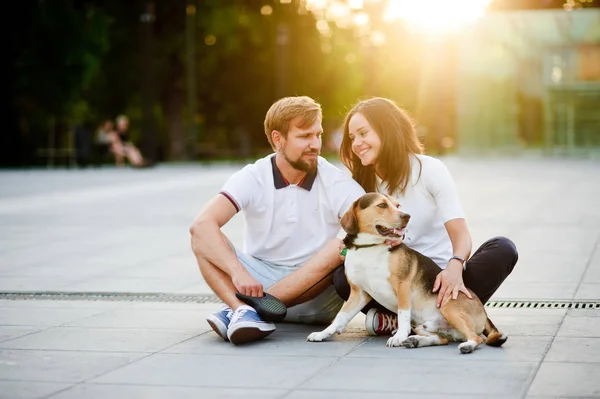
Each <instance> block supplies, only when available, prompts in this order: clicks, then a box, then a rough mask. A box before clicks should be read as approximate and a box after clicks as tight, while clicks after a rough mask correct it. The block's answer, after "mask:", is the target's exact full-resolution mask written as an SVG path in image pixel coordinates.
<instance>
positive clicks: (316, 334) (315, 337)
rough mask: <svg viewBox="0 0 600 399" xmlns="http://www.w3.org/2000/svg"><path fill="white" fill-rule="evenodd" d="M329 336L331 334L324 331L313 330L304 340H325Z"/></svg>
mask: <svg viewBox="0 0 600 399" xmlns="http://www.w3.org/2000/svg"><path fill="white" fill-rule="evenodd" d="M330 336H331V334H329V333H328V332H326V331H321V332H314V333H311V334H310V335H309V336H308V338H306V340H307V341H308V342H323V341H325V340H326V339H327V338H329V337H330Z"/></svg>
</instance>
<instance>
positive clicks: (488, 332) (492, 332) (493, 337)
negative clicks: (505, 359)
mask: <svg viewBox="0 0 600 399" xmlns="http://www.w3.org/2000/svg"><path fill="white" fill-rule="evenodd" d="M483 333H484V334H485V336H486V337H487V339H486V340H485V343H486V345H490V346H501V345H502V344H503V343H505V342H506V340H507V339H508V335H506V334H502V333H501V332H500V331H498V329H497V328H496V326H495V325H494V323H492V321H491V320H490V318H489V317H488V318H487V320H486V321H485V329H484V330H483Z"/></svg>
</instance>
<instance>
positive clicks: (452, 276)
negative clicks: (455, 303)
mask: <svg viewBox="0 0 600 399" xmlns="http://www.w3.org/2000/svg"><path fill="white" fill-rule="evenodd" d="M462 272H463V268H462V264H461V263H460V262H459V261H457V260H452V261H450V263H448V266H446V268H445V269H444V270H442V271H441V272H440V273H439V274H438V275H437V277H436V278H435V283H434V284H433V292H438V290H439V294H438V296H437V300H436V304H437V307H438V308H439V307H440V306H442V304H443V303H446V300H447V299H448V298H449V297H450V296H452V299H456V298H458V293H459V292H462V293H463V294H465V295H466V296H468V297H469V298H472V296H471V293H470V292H469V291H468V290H467V287H465V284H464V282H463V278H462Z"/></svg>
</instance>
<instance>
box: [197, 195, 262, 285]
mask: <svg viewBox="0 0 600 399" xmlns="http://www.w3.org/2000/svg"><path fill="white" fill-rule="evenodd" d="M236 211H237V210H236V208H235V206H233V204H232V203H231V201H229V199H227V198H226V197H225V196H223V195H221V194H219V195H217V196H215V197H214V198H213V199H212V200H210V202H209V203H208V204H207V205H206V206H205V207H204V209H202V211H201V212H200V214H199V215H198V216H197V217H196V219H195V220H194V223H193V224H192V227H190V234H191V235H192V238H191V241H192V250H193V251H194V255H196V259H197V260H198V263H200V262H201V260H204V261H208V262H210V263H211V264H213V265H214V266H215V267H217V268H219V269H221V270H222V271H223V272H225V273H226V274H227V275H229V276H230V277H231V280H232V282H233V285H234V286H235V288H236V289H237V290H238V291H239V292H241V293H242V294H245V295H252V296H262V295H263V288H262V285H261V284H260V283H259V282H258V281H256V280H255V279H254V278H253V277H252V276H251V275H250V273H248V271H247V270H246V268H244V266H243V265H242V264H241V263H240V261H239V260H238V258H237V256H236V255H235V251H234V249H233V247H232V246H231V244H230V242H229V240H228V239H227V238H226V237H225V235H223V233H222V232H221V227H223V226H224V225H225V224H226V223H227V222H229V220H231V218H232V217H233V216H235V214H236Z"/></svg>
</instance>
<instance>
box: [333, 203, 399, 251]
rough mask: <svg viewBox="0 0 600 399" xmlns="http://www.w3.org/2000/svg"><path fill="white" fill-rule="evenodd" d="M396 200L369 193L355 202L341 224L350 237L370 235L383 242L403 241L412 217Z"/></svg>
mask: <svg viewBox="0 0 600 399" xmlns="http://www.w3.org/2000/svg"><path fill="white" fill-rule="evenodd" d="M399 208H400V205H399V204H398V201H396V199H395V198H393V197H391V196H389V195H384V194H380V193H367V194H365V195H363V196H362V197H360V198H359V199H357V200H356V201H354V204H352V207H350V209H349V210H348V211H347V212H346V213H345V214H344V216H343V217H342V220H341V222H340V224H341V225H342V228H343V229H344V231H345V232H346V233H347V234H348V235H354V236H355V235H358V234H363V233H364V234H368V235H370V236H373V237H380V238H381V240H376V241H381V242H384V241H385V240H395V241H397V240H401V239H402V238H403V237H404V232H405V229H406V225H407V224H408V221H409V219H410V215H409V214H407V213H404V212H402V211H401V210H400V209H399Z"/></svg>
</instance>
